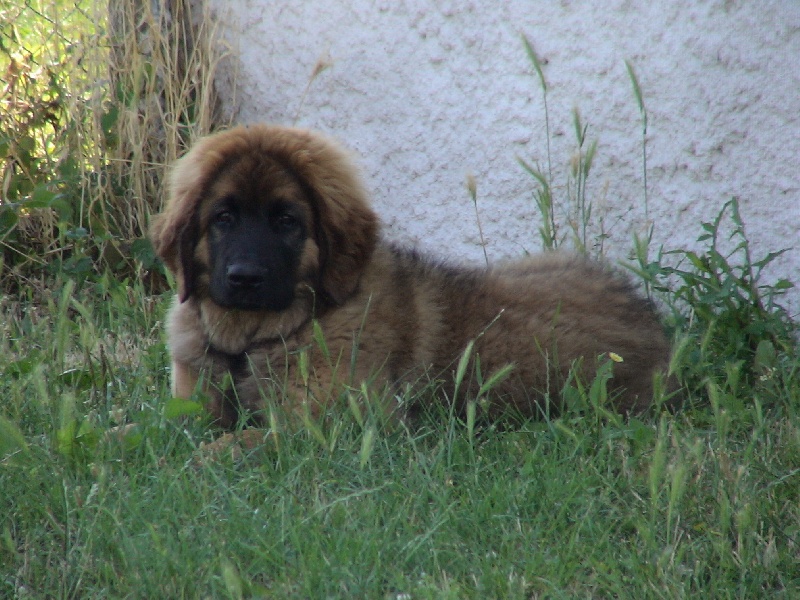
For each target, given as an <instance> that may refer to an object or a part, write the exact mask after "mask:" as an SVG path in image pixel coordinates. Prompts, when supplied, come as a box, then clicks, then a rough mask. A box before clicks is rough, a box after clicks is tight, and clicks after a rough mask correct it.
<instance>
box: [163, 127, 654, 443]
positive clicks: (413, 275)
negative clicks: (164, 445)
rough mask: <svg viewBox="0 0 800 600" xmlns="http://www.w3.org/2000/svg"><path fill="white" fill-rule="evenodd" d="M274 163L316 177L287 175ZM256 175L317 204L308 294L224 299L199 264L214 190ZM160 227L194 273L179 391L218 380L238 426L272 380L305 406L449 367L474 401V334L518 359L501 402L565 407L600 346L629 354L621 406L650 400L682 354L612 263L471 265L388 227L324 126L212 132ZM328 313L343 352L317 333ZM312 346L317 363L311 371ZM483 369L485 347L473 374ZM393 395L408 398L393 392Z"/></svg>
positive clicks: (330, 337) (181, 280)
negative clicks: (562, 400) (390, 239)
mask: <svg viewBox="0 0 800 600" xmlns="http://www.w3.org/2000/svg"><path fill="white" fill-rule="evenodd" d="M272 163H275V164H279V165H281V166H282V168H285V169H288V170H289V171H290V172H291V173H293V174H294V176H295V177H296V178H298V179H299V180H302V182H303V185H304V186H305V187H302V188H301V187H298V186H296V185H295V186H292V185H291V182H290V183H286V184H284V183H283V182H282V180H281V179H280V177H278V175H275V176H274V178H273V176H272V175H270V173H272V171H271V170H270V168H271V167H270V166H269V165H270V164H272ZM265 165H266V166H265ZM263 173H267V175H263ZM259 177H261V179H258V178H259ZM253 178H255V179H256V180H257V181H259V182H261V183H259V184H258V185H261V186H264V188H265V189H264V192H265V193H264V195H265V197H266V196H268V195H269V194H274V193H275V190H271V189H270V190H268V189H266V188H269V187H270V186H281V185H285V188H286V190H285V194H288V195H291V196H292V197H291V202H296V203H300V204H301V205H303V207H304V210H306V211H307V212H306V213H304V214H307V215H313V216H314V218H315V219H317V221H316V222H315V226H316V227H315V228H314V230H313V234H312V235H311V236H310V237H309V238H308V239H307V240H306V242H305V246H304V247H303V251H302V260H301V261H300V265H299V267H298V274H299V275H298V282H297V284H296V286H295V298H294V301H293V303H292V304H291V306H290V307H289V308H288V309H287V310H285V311H281V312H269V311H239V310H227V309H224V308H222V307H220V306H218V305H217V304H215V303H214V302H213V301H212V300H211V299H210V298H209V296H208V281H207V275H205V274H204V273H203V272H202V269H200V270H199V271H198V269H197V265H198V264H199V265H207V264H208V262H209V261H210V259H211V257H210V256H209V252H210V251H209V245H208V240H207V233H206V231H207V226H208V225H207V223H208V218H209V217H208V214H207V212H208V210H209V209H208V206H209V203H210V202H212V201H213V200H214V198H217V197H218V196H219V195H220V194H224V193H228V191H229V190H235V189H236V188H237V186H239V185H242V184H241V183H240V182H241V181H243V180H248V179H253ZM298 190H302V192H301V191H298ZM267 192H269V194H268V193H267ZM281 193H284V192H281ZM152 238H153V241H154V244H155V247H156V250H157V252H158V254H159V256H161V257H162V258H163V260H164V261H165V263H166V265H167V266H168V267H169V268H170V270H172V271H173V273H174V274H175V276H176V279H177V282H178V296H177V298H176V300H175V303H174V305H173V307H172V309H171V311H170V316H169V323H168V337H169V346H170V351H171V354H172V361H173V393H174V394H175V395H177V396H187V395H190V394H191V393H192V392H193V391H194V390H195V389H196V387H197V385H198V382H199V381H202V386H203V389H204V391H205V392H206V393H207V394H208V395H209V397H210V398H211V401H210V403H209V410H210V411H211V413H212V414H213V415H214V416H215V417H216V418H217V419H218V420H219V422H220V423H221V424H222V425H224V426H228V427H230V426H233V425H235V424H236V419H237V418H238V416H239V414H240V413H239V410H240V409H244V410H245V411H246V412H249V413H253V414H255V415H256V416H255V420H256V421H258V420H259V418H258V414H259V411H261V410H263V408H264V398H265V397H271V396H272V395H274V396H275V397H276V398H277V400H279V401H280V400H283V401H284V402H285V403H287V404H286V406H287V409H288V412H289V413H299V412H301V411H305V410H308V411H310V412H311V414H313V415H318V414H320V413H321V412H323V411H324V409H325V408H326V407H327V406H328V405H329V404H330V403H331V402H333V401H334V400H335V399H336V398H337V397H338V394H339V392H341V391H342V389H344V387H345V386H347V385H355V386H356V387H358V386H359V385H360V382H362V381H369V383H370V386H371V388H372V389H375V390H380V389H381V388H383V387H386V386H388V387H389V388H391V387H392V386H394V387H397V388H400V387H402V386H404V385H406V384H410V385H412V386H413V385H417V384H418V383H420V382H426V381H429V380H430V379H431V378H433V379H436V380H438V381H440V382H441V388H440V389H439V391H438V392H437V395H438V396H440V397H442V398H448V399H450V400H451V401H455V402H456V403H457V404H458V406H459V407H461V406H462V405H463V402H464V399H465V398H467V397H469V393H470V392H472V393H474V392H475V391H476V385H475V383H474V380H475V378H474V377H470V378H469V382H470V385H471V389H465V387H462V392H464V393H462V394H459V398H455V399H453V398H452V394H453V391H454V390H453V372H454V370H455V366H456V364H457V362H458V359H459V357H460V356H461V354H462V353H463V351H464V349H465V348H466V347H467V345H468V344H469V343H470V341H474V342H475V345H474V356H475V357H477V358H478V359H479V364H480V370H481V372H482V373H483V374H484V376H488V375H489V374H491V373H493V372H496V371H497V370H499V369H501V368H503V367H504V366H505V365H508V364H513V365H514V369H513V371H512V372H511V375H510V376H509V377H508V378H506V379H505V380H504V381H502V383H500V384H499V385H498V386H497V387H496V388H495V389H493V390H492V392H491V396H490V403H489V405H488V409H489V412H490V413H500V412H502V411H505V410H507V409H508V408H509V407H512V408H514V409H516V410H517V411H519V412H521V414H522V415H529V416H536V415H539V414H542V413H543V411H544V410H548V409H549V407H545V406H543V400H544V398H545V397H549V398H550V399H551V401H556V402H557V398H558V393H559V391H560V386H561V385H562V384H563V382H564V381H565V378H566V377H567V374H568V372H569V370H570V368H572V367H573V366H574V365H576V364H577V365H580V367H579V369H578V371H579V373H580V375H581V377H582V378H583V379H584V380H585V381H591V379H592V378H593V376H594V374H595V372H596V368H597V364H598V363H597V359H598V357H605V358H604V360H607V357H608V355H609V353H614V354H617V355H619V356H621V357H622V359H623V362H621V363H618V364H615V365H614V377H613V380H612V382H611V387H612V388H614V389H616V390H618V391H619V392H620V395H619V397H618V399H617V401H616V406H617V408H618V409H619V410H620V411H623V412H630V411H639V410H642V409H644V408H646V407H647V406H648V405H649V404H650V403H651V401H652V395H653V383H652V382H653V377H654V375H655V374H656V373H657V372H660V371H662V372H663V371H664V370H665V369H666V366H667V363H668V359H669V345H668V343H667V340H666V338H665V336H664V334H663V332H662V329H661V326H660V324H659V322H658V319H657V318H656V315H655V313H654V312H653V310H652V308H651V307H650V306H649V304H648V303H647V302H645V301H644V300H642V299H641V298H639V297H638V296H637V295H636V294H635V293H634V292H633V290H632V288H631V286H630V284H629V283H628V282H627V281H625V280H624V279H623V278H621V277H620V276H619V275H617V274H615V273H612V272H611V271H609V270H608V268H607V267H605V266H604V265H601V264H599V263H596V262H592V261H590V260H587V259H584V258H581V257H577V256H571V255H562V254H555V253H554V254H544V255H541V256H538V257H535V258H528V259H523V260H520V261H516V262H511V263H508V264H501V265H498V266H496V267H493V268H490V269H481V268H475V269H468V268H456V267H449V266H446V265H445V266H443V265H438V264H436V263H434V262H432V261H430V260H429V259H426V258H421V257H419V256H417V255H416V254H414V253H413V252H408V251H401V250H397V249H395V248H392V247H391V246H389V245H387V244H385V243H383V242H381V241H379V239H378V222H377V218H376V216H375V214H374V212H373V211H372V209H371V208H370V206H369V202H368V201H367V196H366V193H365V191H364V189H363V187H362V185H361V183H360V180H359V178H358V176H357V173H356V171H355V169H354V167H353V166H352V163H351V161H350V160H349V158H348V156H347V153H346V152H344V151H343V150H342V149H341V148H339V147H338V146H337V145H336V144H335V143H333V142H331V141H329V140H327V139H326V138H324V137H322V136H320V135H319V134H316V133H312V132H308V131H303V130H298V129H291V128H283V127H275V126H254V127H248V128H244V127H239V128H235V129H232V130H230V131H227V132H223V133H218V134H215V135H212V136H209V137H207V138H205V139H203V140H201V141H200V142H199V143H198V144H197V145H196V146H195V147H194V148H193V149H192V150H191V151H190V152H189V153H188V154H187V155H186V156H185V157H184V158H182V159H181V160H180V161H179V162H178V163H177V165H176V167H175V169H174V171H173V173H172V179H171V185H170V192H169V199H168V202H167V204H166V206H165V209H164V212H163V213H162V214H161V215H159V216H158V217H156V219H155V220H154V223H153V227H152ZM195 271H198V272H197V273H196V272H195ZM312 320H316V321H317V322H318V323H319V326H320V328H321V331H322V332H323V334H324V340H325V347H326V348H327V350H328V356H326V355H325V352H324V351H323V350H322V349H321V348H320V347H319V344H318V343H316V341H315V339H314V334H313V327H312ZM354 344H356V345H357V354H356V355H355V356H356V360H355V361H354V363H353V365H352V367H353V368H352V372H351V356H352V355H353V347H354ZM301 355H304V356H305V357H307V360H308V364H309V365H310V369H309V376H308V377H307V378H304V373H302V372H301V369H300V368H299V364H300V356H301ZM304 360H305V358H304ZM576 361H577V362H576ZM475 368H476V361H475V360H473V361H472V362H471V364H470V373H472V372H473V371H474V370H475ZM465 386H466V383H465ZM385 396H386V397H390V398H392V397H394V396H393V395H392V394H387V395H385ZM237 405H238V406H237ZM382 409H383V410H385V411H387V412H392V411H394V410H396V409H397V407H396V406H394V405H392V404H391V402H389V403H388V404H387V405H386V406H384V407H382ZM552 409H553V410H557V409H558V406H557V405H554V406H552Z"/></svg>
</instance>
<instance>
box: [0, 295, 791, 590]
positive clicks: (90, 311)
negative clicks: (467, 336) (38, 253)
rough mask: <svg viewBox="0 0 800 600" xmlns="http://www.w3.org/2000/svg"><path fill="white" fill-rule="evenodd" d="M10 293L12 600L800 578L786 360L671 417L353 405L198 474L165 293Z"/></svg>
mask: <svg viewBox="0 0 800 600" xmlns="http://www.w3.org/2000/svg"><path fill="white" fill-rule="evenodd" d="M3 302H4V304H3V306H2V309H3V312H2V314H3V324H2V328H3V331H2V332H1V335H0V340H1V341H0V345H2V347H1V348H0V373H2V379H0V398H2V400H1V401H0V412H1V413H2V415H3V419H2V423H0V439H1V440H2V441H1V442H0V449H1V450H2V452H0V454H2V455H4V458H3V459H2V462H0V515H2V516H0V597H9V598H14V597H19V598H50V597H53V598H79V597H80V598H82V597H91V598H103V597H109V598H119V597H148V598H152V597H162V598H166V597H171V598H177V597H186V598H201V597H220V598H228V597H229V598H249V597H266V598H324V597H341V598H353V597H363V598H492V597H494V598H540V597H542V598H543V597H548V598H575V597H582V598H598V597H599V598H602V597H615V596H616V597H628V598H632V597H636V598H676V597H689V596H695V595H697V596H699V597H707V598H727V597H736V598H756V597H765V596H775V597H785V598H791V597H796V595H797V594H798V593H800V567H799V566H798V564H799V563H798V543H799V542H800V537H798V536H799V534H800V531H799V530H800V494H798V490H799V489H800V420H799V419H798V412H799V409H800V383H798V378H797V373H798V370H799V369H800V361H798V360H797V359H796V358H794V359H791V360H790V359H788V358H787V359H785V361H784V362H783V363H782V366H781V367H780V369H781V371H780V373H773V375H772V377H773V381H772V382H769V381H766V380H762V381H760V384H759V385H758V386H751V387H749V388H747V389H744V390H743V389H742V388H741V386H736V387H732V386H728V385H726V384H725V382H724V381H722V382H720V383H718V384H709V385H713V386H716V387H715V389H714V390H713V391H712V393H711V397H712V401H711V402H707V403H705V404H699V405H690V406H689V407H688V408H687V409H686V410H683V411H680V412H678V413H676V414H674V415H673V414H666V413H665V414H649V415H645V416H643V417H642V418H641V419H634V420H631V421H630V422H627V423H622V422H616V423H615V422H614V421H613V420H612V421H609V420H607V419H602V418H587V417H592V415H591V414H588V415H587V414H578V413H571V414H567V415H565V416H563V417H562V418H559V419H555V420H551V421H545V422H530V423H526V424H524V425H522V426H521V427H514V428H505V429H503V428H495V427H492V426H491V425H488V426H484V427H483V429H479V430H478V432H477V435H475V436H471V435H469V433H470V430H468V427H467V425H466V424H465V423H461V422H459V421H458V420H456V419H454V418H452V417H448V416H447V414H446V411H442V413H441V416H440V417H437V416H436V415H435V414H434V415H432V416H429V417H426V418H425V419H424V420H423V421H422V423H420V424H419V425H418V426H417V427H414V428H409V429H405V428H400V429H397V430H393V431H384V430H380V429H375V428H373V427H371V426H369V424H368V423H365V424H364V425H363V427H362V426H360V425H359V424H358V423H357V422H356V420H355V419H353V418H352V416H351V415H348V414H347V411H344V412H343V413H342V414H340V415H338V416H334V417H332V419H333V422H334V425H335V426H331V427H329V428H328V429H326V430H325V431H324V432H323V434H324V435H326V436H328V437H327V438H326V440H325V443H324V444H323V443H321V440H319V439H317V437H315V435H313V434H312V433H311V432H309V431H300V432H297V433H296V434H293V435H288V434H287V435H285V436H283V437H282V438H281V439H282V443H281V444H280V445H278V446H277V447H276V446H275V445H273V444H269V443H268V444H266V445H265V447H264V448H262V449H260V450H257V451H255V452H254V453H253V454H252V455H250V456H248V457H247V458H246V459H245V460H242V461H238V462H235V461H232V460H230V459H226V458H223V459H222V460H220V461H218V462H206V463H203V464H200V465H199V466H198V465H197V464H196V463H195V461H194V460H193V458H194V457H195V456H196V449H197V447H198V445H199V444H200V443H201V442H202V441H208V440H210V439H212V436H213V432H212V431H210V429H209V427H208V426H207V424H206V423H205V422H204V421H203V419H202V418H200V417H195V418H193V419H188V420H187V419H174V420H173V419H168V418H166V417H165V415H164V408H165V406H166V405H167V404H168V400H169V393H168V373H167V371H166V369H165V365H166V364H167V355H166V349H165V346H164V344H163V343H162V341H161V338H160V335H161V334H160V329H161V323H160V320H161V318H162V315H163V311H164V309H165V306H166V303H167V298H160V297H156V298H153V297H148V296H147V295H146V294H145V293H144V291H143V290H141V289H136V288H135V287H134V288H133V289H132V290H130V289H128V288H127V283H114V282H111V281H109V280H103V281H99V282H97V283H95V284H92V285H84V286H78V287H76V286H74V285H73V284H71V283H69V282H66V283H64V284H62V285H61V286H60V288H59V287H56V289H54V290H53V293H52V300H51V301H50V302H49V303H48V304H47V305H46V306H40V307H38V308H37V307H35V306H34V305H33V304H31V303H27V302H10V301H9V300H8V299H6V300H4V301H3ZM773 384H774V385H773ZM124 422H136V423H138V424H139V433H138V435H132V436H129V437H128V438H126V439H125V440H124V441H123V442H119V441H117V440H115V439H106V438H105V437H104V436H105V434H106V432H107V431H108V430H109V429H110V428H112V427H113V426H115V425H118V424H120V423H124ZM334 431H335V435H334V434H333V433H331V432H334ZM365 436H373V437H372V438H371V439H370V440H368V443H365V439H364V438H365ZM365 449H366V450H365Z"/></svg>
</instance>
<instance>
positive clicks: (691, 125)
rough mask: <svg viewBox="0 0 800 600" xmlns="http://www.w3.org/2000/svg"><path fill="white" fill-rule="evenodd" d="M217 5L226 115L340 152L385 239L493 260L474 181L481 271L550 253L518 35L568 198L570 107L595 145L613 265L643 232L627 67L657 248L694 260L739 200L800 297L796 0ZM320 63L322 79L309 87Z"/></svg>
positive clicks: (543, 144)
mask: <svg viewBox="0 0 800 600" xmlns="http://www.w3.org/2000/svg"><path fill="white" fill-rule="evenodd" d="M208 2H209V3H210V5H211V7H212V12H213V14H214V18H215V19H216V20H217V21H218V22H219V24H220V25H221V26H222V30H223V31H224V32H225V33H226V36H227V39H228V41H229V43H230V45H231V49H232V52H233V56H234V58H233V59H232V60H231V62H230V63H229V64H227V65H226V66H225V68H224V69H223V71H222V76H221V78H220V81H219V82H218V83H219V84H220V85H219V88H220V91H221V92H222V94H223V98H224V101H225V104H226V107H227V108H228V110H230V111H231V112H232V113H233V115H234V117H235V119H236V120H237V121H238V122H244V123H247V122H255V121H270V122H277V123H282V124H293V123H296V124H297V125H300V126H307V127H312V128H317V129H320V130H323V131H325V132H327V133H329V134H331V135H333V136H335V137H337V138H339V139H341V140H342V141H343V142H344V143H345V144H346V145H347V146H349V147H350V148H352V149H353V150H354V151H355V152H356V154H357V156H358V157H359V159H360V163H361V165H362V167H363V171H364V175H365V177H366V180H367V182H368V185H369V187H370V189H371V190H372V191H373V194H374V201H375V205H376V209H377V210H378V212H379V213H380V215H381V217H382V218H383V220H384V223H385V230H384V231H385V234H386V235H387V237H389V238H392V239H395V240H400V241H405V242H408V243H414V244H417V245H420V246H422V247H423V248H424V249H426V250H430V251H432V252H434V253H436V254H439V255H443V256H448V257H450V258H452V259H455V260H463V261H483V251H482V249H481V245H480V237H479V234H478V228H477V225H476V220H475V213H474V209H473V206H472V202H471V200H470V197H469V194H468V192H467V189H466V186H465V178H466V175H467V173H472V174H474V176H475V179H476V181H477V189H478V209H479V211H480V218H481V223H482V226H483V232H484V236H485V240H486V242H487V247H486V249H487V253H488V256H489V259H490V260H496V259H499V258H502V257H507V256H514V255H519V254H520V253H522V252H523V251H537V250H538V249H539V248H540V240H539V236H538V233H537V228H538V226H539V218H538V215H537V212H536V209H535V205H534V203H533V190H534V188H535V186H534V182H533V181H532V179H531V178H530V176H528V175H527V174H526V173H525V172H524V171H523V170H522V169H521V167H520V166H519V164H518V162H517V160H516V157H517V156H519V157H522V158H525V159H526V160H527V161H529V162H532V163H538V164H539V165H541V166H544V165H546V161H547V137H546V135H545V112H544V107H543V101H542V90H541V87H540V85H539V82H538V79H537V78H536V75H535V73H534V71H533V68H532V66H531V63H530V61H529V60H528V58H527V56H526V53H525V51H524V48H523V45H522V42H521V38H520V34H522V33H524V34H525V35H527V37H528V39H530V41H531V42H532V44H533V45H534V47H535V48H536V51H537V54H538V55H539V57H540V58H541V59H542V61H543V62H544V63H545V64H544V73H545V77H546V79H547V82H548V85H549V89H548V96H547V102H548V107H549V115H550V127H551V138H552V146H551V157H552V162H553V169H554V180H555V183H556V184H557V185H559V186H560V189H559V190H557V195H558V196H560V197H565V195H566V190H565V189H564V187H565V186H566V183H567V179H568V177H567V169H568V163H569V159H570V156H571V154H572V153H573V151H574V149H575V135H574V133H573V131H574V130H573V125H572V110H573V108H574V107H577V108H578V109H579V110H580V113H581V116H582V119H583V121H584V123H586V124H588V126H589V129H588V137H589V139H596V140H597V141H598V153H597V156H596V159H595V164H594V167H593V170H592V173H591V175H590V179H589V184H588V188H587V192H588V197H589V200H590V201H592V202H593V204H594V210H595V215H600V214H603V215H604V220H605V227H606V229H607V231H608V233H609V234H610V238H609V239H608V240H607V241H606V243H605V247H606V250H607V252H608V253H609V254H610V255H611V256H617V257H624V256H626V255H627V254H628V253H629V251H630V249H631V247H632V243H631V234H632V231H634V230H641V228H642V226H643V223H644V207H643V198H644V194H643V181H642V141H641V120H640V115H639V110H638V106H637V103H636V100H635V97H634V94H633V91H632V86H631V82H630V79H629V78H628V75H627V72H626V69H625V63H624V61H625V60H629V61H631V63H632V64H633V66H634V68H635V70H636V73H637V74H638V78H639V81H640V83H641V87H642V90H643V93H644V100H645V104H646V107H647V112H648V132H647V167H648V173H647V176H648V193H649V199H650V202H649V204H650V216H651V218H652V219H653V220H654V221H655V237H656V241H657V244H661V243H663V244H664V246H665V247H666V248H667V249H670V248H676V247H686V246H695V247H696V244H695V240H696V238H697V237H698V236H699V235H700V233H701V230H700V221H701V220H710V219H712V218H713V217H714V216H715V215H716V214H717V212H718V211H719V209H720V207H721V206H722V204H723V203H724V202H725V201H727V200H728V199H730V198H731V197H732V196H736V197H738V198H740V201H741V209H742V214H743V217H744V219H745V221H746V224H747V227H748V233H749V236H750V238H751V240H752V242H753V245H754V250H755V256H756V257H760V256H761V255H763V253H765V252H767V251H770V250H778V249H781V248H785V247H789V246H794V249H793V250H791V251H790V252H789V253H787V254H786V255H784V256H783V257H782V258H781V259H780V262H779V263H777V265H776V268H773V269H772V270H771V271H770V277H771V278H773V279H774V278H776V277H779V276H789V277H790V278H791V279H792V280H794V281H795V282H796V283H798V284H800V2H796V1H794V0H759V1H758V2H754V1H752V0H700V1H698V0H684V1H675V2H647V1H644V0H611V1H601V0H595V1H584V2H579V1H570V0H562V1H560V2H555V1H548V0H504V1H503V2H477V1H474V0H444V1H438V0H437V1H435V0H405V1H401V0H349V1H345V0H332V1H329V2H305V1H300V0H297V1H270V0H243V1H240V2H227V1H225V0H208ZM320 60H323V61H325V62H329V63H330V67H329V68H328V69H327V70H325V71H324V72H323V73H321V74H320V75H319V76H318V77H317V78H316V79H314V80H313V81H312V82H311V83H310V85H309V77H310V75H311V73H312V70H313V69H314V67H315V64H317V63H318V61H320ZM799 297H800V293H798V292H797V290H795V293H794V294H793V297H792V298H793V299H792V301H791V305H792V310H793V311H794V312H797V310H798V306H800V302H799V301H798V299H799Z"/></svg>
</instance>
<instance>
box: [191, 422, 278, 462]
mask: <svg viewBox="0 0 800 600" xmlns="http://www.w3.org/2000/svg"><path fill="white" fill-rule="evenodd" d="M274 437H275V433H274V432H272V431H270V430H268V429H243V430H242V431H235V432H231V433H225V434H223V435H221V436H220V437H218V438H217V439H215V440H214V441H213V442H208V443H207V444H206V443H205V442H203V443H201V444H200V447H199V448H198V449H197V452H196V453H195V457H194V462H195V464H198V465H199V464H202V463H204V462H207V461H212V462H215V461H218V460H220V459H222V458H227V457H230V459H231V460H232V461H234V462H239V461H241V460H242V459H243V458H244V457H245V456H246V455H247V454H249V453H250V452H252V451H254V450H256V449H259V448H264V447H266V446H267V443H268V442H269V443H273V442H274V441H275V440H274Z"/></svg>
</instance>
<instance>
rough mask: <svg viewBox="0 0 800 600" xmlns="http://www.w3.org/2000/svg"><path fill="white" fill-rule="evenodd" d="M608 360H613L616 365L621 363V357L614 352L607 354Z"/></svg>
mask: <svg viewBox="0 0 800 600" xmlns="http://www.w3.org/2000/svg"><path fill="white" fill-rule="evenodd" d="M608 358H610V359H611V360H613V361H614V362H616V363H621V362H623V360H622V357H621V356H620V355H619V354H617V353H616V352H609V353H608Z"/></svg>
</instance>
